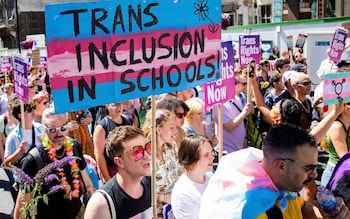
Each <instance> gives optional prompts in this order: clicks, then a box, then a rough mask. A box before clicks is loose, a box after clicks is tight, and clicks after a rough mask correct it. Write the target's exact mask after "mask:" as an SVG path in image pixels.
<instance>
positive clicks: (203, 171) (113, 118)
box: [0, 47, 350, 219]
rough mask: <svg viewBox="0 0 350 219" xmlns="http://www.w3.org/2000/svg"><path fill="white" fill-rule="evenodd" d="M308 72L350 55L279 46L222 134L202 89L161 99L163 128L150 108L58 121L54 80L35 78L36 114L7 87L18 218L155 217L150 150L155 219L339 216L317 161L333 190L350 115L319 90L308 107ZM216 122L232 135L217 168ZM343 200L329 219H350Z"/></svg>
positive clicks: (6, 132)
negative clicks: (315, 58) (321, 55)
mask: <svg viewBox="0 0 350 219" xmlns="http://www.w3.org/2000/svg"><path fill="white" fill-rule="evenodd" d="M280 54H282V55H283V56H282V55H281V56H280ZM238 58H239V57H238ZM308 64H312V65H320V69H319V70H318V71H317V75H318V76H319V77H320V78H321V79H323V75H324V73H325V72H331V71H336V72H343V71H348V70H349V69H350V56H349V53H348V52H347V51H345V52H344V54H343V57H342V60H341V61H340V62H339V63H331V62H330V61H329V60H325V61H324V62H322V64H321V63H307V60H306V58H305V57H303V51H302V49H300V50H296V51H295V53H294V54H292V52H291V51H289V52H288V51H282V52H280V51H279V50H278V47H274V49H273V53H272V54H271V56H270V57H269V59H268V60H261V61H260V62H259V63H258V64H257V66H256V71H255V74H253V75H250V74H249V69H248V68H244V67H240V66H236V67H235V86H234V87H235V95H234V96H233V97H232V98H231V99H230V100H229V101H227V102H226V103H224V104H223V105H222V123H219V121H218V118H219V115H218V113H219V111H218V110H215V113H216V114H215V115H212V113H211V112H209V113H206V112H205V111H204V110H205V107H204V101H203V99H204V97H203V90H202V89H203V88H202V86H197V87H196V88H191V89H187V90H181V91H177V92H172V93H167V94H163V95H159V96H157V100H156V103H155V106H156V109H155V113H154V114H155V117H152V111H151V110H150V106H151V103H150V101H151V98H148V97H144V98H139V99H135V100H129V101H125V102H117V103H110V104H106V105H104V106H96V107H93V108H90V109H84V110H79V111H72V112H68V113H64V114H56V113H55V108H54V102H55V101H54V98H55V97H54V96H52V95H51V90H50V84H49V80H48V74H47V73H46V71H45V69H38V68H36V67H32V68H31V69H30V75H29V77H28V88H29V97H30V102H29V103H24V102H23V101H22V100H20V99H19V98H17V96H16V95H15V94H14V85H13V83H12V82H11V81H10V80H9V81H7V82H6V83H4V84H3V85H2V92H3V94H2V95H1V96H0V113H1V116H0V139H1V140H0V144H1V146H0V159H1V162H2V166H3V167H5V169H6V171H7V174H8V176H9V179H10V181H11V184H14V185H17V187H16V186H14V187H13V190H12V195H13V198H14V200H15V202H16V203H15V209H14V215H13V216H14V218H16V219H17V218H38V219H40V218H45V219H46V218H72V219H74V218H87V219H89V218H106V219H107V218H152V215H153V213H154V211H153V209H152V207H151V197H152V194H151V177H150V176H151V151H152V150H151V149H152V147H155V151H156V154H155V156H154V157H155V159H156V160H155V164H156V166H155V167H153V170H154V172H152V173H153V174H155V177H154V178H155V195H156V200H157V206H156V216H155V217H157V218H329V217H331V213H329V212H326V211H323V209H322V208H321V207H320V205H318V204H317V202H316V191H317V186H318V185H319V183H318V182H315V179H316V178H317V172H316V169H317V167H318V152H319V151H320V150H326V151H327V152H326V153H329V161H328V163H327V165H326V169H325V171H324V173H323V175H322V180H321V184H322V185H324V186H326V185H327V184H328V182H329V181H330V179H331V178H332V173H333V171H334V169H335V167H336V165H337V162H338V161H339V159H341V158H342V157H343V156H344V155H345V154H346V153H347V152H348V150H349V147H350V137H349V126H350V117H349V114H350V104H349V103H348V102H343V101H342V100H341V99H339V103H338V104H335V105H332V106H329V108H328V110H327V111H326V110H324V109H325V108H324V107H323V106H322V103H323V99H322V92H323V91H322V89H321V88H317V89H316V91H315V95H314V97H311V96H310V94H311V86H312V81H311V80H310V76H309V75H310V74H315V72H308V71H307V70H308ZM271 66H274V68H275V70H276V71H274V72H271ZM9 75H10V74H9ZM10 79H11V77H10ZM248 86H249V87H251V89H247V87H248ZM247 90H250V91H251V93H247ZM22 113H23V115H22ZM212 116H213V117H214V118H216V119H214V121H213V119H212ZM152 120H155V121H153V122H155V127H154V128H155V133H156V136H155V138H152V137H154V136H152V128H153V123H152ZM213 123H216V127H217V126H218V125H219V124H222V126H223V127H222V130H223V133H222V134H223V141H222V142H223V150H224V154H225V155H224V156H223V158H221V160H220V161H219V165H218V167H217V168H216V166H215V165H214V163H215V162H214V160H217V159H218V157H217V151H218V142H219V139H218V137H217V136H218V130H215V129H214V128H213V127H214V126H213V125H212V124H213ZM251 130H255V131H254V132H252V131H251ZM153 139H156V141H155V142H152V140H153ZM22 171H23V172H22ZM337 196H339V197H337V198H336V201H337V207H336V211H335V212H332V218H350V211H349V208H348V207H350V206H347V204H346V203H345V202H344V201H343V199H344V200H345V199H346V197H341V195H339V194H338V195H337ZM90 197H91V198H90ZM155 217H153V218H155Z"/></svg>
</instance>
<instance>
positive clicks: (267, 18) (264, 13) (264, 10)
mask: <svg viewBox="0 0 350 219" xmlns="http://www.w3.org/2000/svg"><path fill="white" fill-rule="evenodd" d="M271 8H272V7H271V5H261V6H260V13H261V23H263V24H264V23H271Z"/></svg>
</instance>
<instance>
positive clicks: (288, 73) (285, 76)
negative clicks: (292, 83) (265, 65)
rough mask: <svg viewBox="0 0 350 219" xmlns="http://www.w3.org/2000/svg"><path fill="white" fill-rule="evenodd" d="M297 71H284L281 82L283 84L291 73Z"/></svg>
mask: <svg viewBox="0 0 350 219" xmlns="http://www.w3.org/2000/svg"><path fill="white" fill-rule="evenodd" d="M297 73H298V72H297V71H293V70H290V71H286V72H284V73H283V75H282V83H283V84H285V83H286V82H287V81H288V80H289V79H290V78H291V77H292V75H293V74H297Z"/></svg>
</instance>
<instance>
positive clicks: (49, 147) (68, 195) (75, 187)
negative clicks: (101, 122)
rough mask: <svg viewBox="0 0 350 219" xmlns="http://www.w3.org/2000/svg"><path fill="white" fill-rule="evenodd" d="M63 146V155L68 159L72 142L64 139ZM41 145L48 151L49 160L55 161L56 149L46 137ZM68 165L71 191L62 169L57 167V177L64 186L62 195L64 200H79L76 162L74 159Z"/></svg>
mask: <svg viewBox="0 0 350 219" xmlns="http://www.w3.org/2000/svg"><path fill="white" fill-rule="evenodd" d="M64 143H65V145H64V153H66V155H67V156H68V157H72V156H73V145H74V144H73V142H72V141H71V140H67V139H65V141H64ZM43 144H44V146H45V150H47V151H48V154H49V158H50V160H52V161H54V162H55V161H57V154H56V149H55V147H54V145H53V144H52V143H51V142H50V141H49V139H48V138H47V137H44V138H43ZM69 164H70V165H71V175H72V177H73V185H72V187H73V191H72V187H71V186H66V185H69V184H68V182H67V178H66V174H65V173H64V169H63V168H61V167H58V168H57V169H56V170H57V175H58V176H59V177H60V181H61V185H62V186H65V187H64V188H65V191H66V194H64V196H63V197H64V198H69V199H72V198H79V191H80V190H79V188H80V180H79V178H80V175H79V172H80V170H79V166H78V164H77V162H76V160H75V159H73V160H71V161H70V162H69Z"/></svg>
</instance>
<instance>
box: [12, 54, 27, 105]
mask: <svg viewBox="0 0 350 219" xmlns="http://www.w3.org/2000/svg"><path fill="white" fill-rule="evenodd" d="M13 79H14V80H13V81H14V85H15V93H16V95H17V97H18V98H19V99H21V100H23V102H25V103H28V102H29V92H28V68H27V63H26V62H25V61H24V59H22V58H21V57H19V56H14V59H13Z"/></svg>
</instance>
